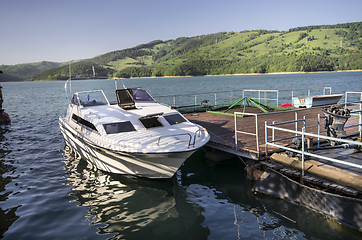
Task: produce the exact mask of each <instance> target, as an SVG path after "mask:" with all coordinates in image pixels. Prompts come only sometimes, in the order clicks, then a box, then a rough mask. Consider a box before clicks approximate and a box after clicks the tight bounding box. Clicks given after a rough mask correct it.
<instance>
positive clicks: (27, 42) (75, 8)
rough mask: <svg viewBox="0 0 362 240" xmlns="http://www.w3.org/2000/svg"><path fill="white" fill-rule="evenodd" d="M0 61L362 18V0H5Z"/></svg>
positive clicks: (86, 54) (0, 13) (79, 55)
mask: <svg viewBox="0 0 362 240" xmlns="http://www.w3.org/2000/svg"><path fill="white" fill-rule="evenodd" d="M0 4H1V5H0V31H1V32H0V65H2V64H18V63H30V62H39V61H44V60H45V61H55V62H64V61H70V60H75V59H84V58H91V57H94V56H97V55H100V54H103V53H107V52H110V51H114V50H120V49H125V48H130V47H134V46H136V45H139V44H142V43H147V42H150V41H152V40H169V39H176V38H178V37H190V36H197V35H203V34H209V33H216V32H223V31H227V32H228V31H235V32H239V31H243V30H255V29H268V30H288V29H289V28H293V27H301V26H309V25H325V24H337V23H346V22H359V21H362V1H361V0H343V1H341V0H338V1H336V0H313V1H311V0H304V1H294V0H285V1H284V0H249V1H244V0H217V1H216V0H97V1H96V0H0Z"/></svg>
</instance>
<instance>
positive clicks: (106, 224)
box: [65, 151, 361, 239]
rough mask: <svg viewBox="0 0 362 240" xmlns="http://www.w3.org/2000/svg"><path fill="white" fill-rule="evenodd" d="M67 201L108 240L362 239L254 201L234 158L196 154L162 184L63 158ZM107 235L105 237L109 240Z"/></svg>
mask: <svg viewBox="0 0 362 240" xmlns="http://www.w3.org/2000/svg"><path fill="white" fill-rule="evenodd" d="M65 164H66V168H67V170H68V171H69V175H68V177H67V180H68V182H69V185H71V186H72V189H73V191H72V192H71V195H72V196H74V197H76V201H77V202H78V203H79V205H80V206H84V207H88V208H89V211H88V212H89V214H88V215H87V216H86V219H87V220H88V221H89V222H90V223H91V224H92V225H98V226H97V227H98V229H99V231H98V234H101V235H100V236H99V237H102V236H105V237H109V238H112V239H207V238H208V239H311V238H316V239H319V238H320V239H355V238H356V237H357V238H358V237H360V236H361V235H360V234H359V233H358V232H356V231H354V230H349V229H346V227H343V226H341V225H338V224H336V223H334V222H329V221H327V220H326V219H325V218H323V216H321V215H319V214H317V213H314V212H313V211H310V210H308V209H306V208H303V207H299V206H296V205H294V204H291V203H289V202H288V201H285V200H281V199H276V198H272V197H269V196H264V195H261V194H256V195H255V194H254V193H253V192H252V191H251V188H252V186H253V184H252V182H250V181H249V180H248V179H247V174H246V172H245V170H244V167H245V166H244V165H243V164H242V163H241V161H240V160H239V159H231V160H230V161H228V162H223V163H214V162H211V161H209V160H206V159H205V158H204V152H203V151H198V152H196V153H195V154H194V155H192V156H191V158H189V159H188V160H187V161H186V162H185V163H184V165H183V166H182V167H181V169H180V170H179V171H177V173H176V174H175V176H173V177H172V178H170V179H168V180H166V181H160V180H150V179H145V178H137V177H126V176H122V175H112V174H108V173H104V172H101V171H97V170H96V169H91V165H87V163H86V161H84V160H78V159H75V158H74V157H73V156H67V155H66V156H65ZM107 234H109V235H107Z"/></svg>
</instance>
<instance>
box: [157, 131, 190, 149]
mask: <svg viewBox="0 0 362 240" xmlns="http://www.w3.org/2000/svg"><path fill="white" fill-rule="evenodd" d="M183 135H185V136H188V137H189V142H188V146H187V147H188V148H189V147H190V146H193V145H195V143H193V144H192V143H191V142H192V136H191V134H190V133H179V134H172V135H166V136H160V137H159V138H158V141H157V145H158V146H160V142H161V139H162V138H169V137H177V136H183Z"/></svg>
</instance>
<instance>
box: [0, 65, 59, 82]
mask: <svg viewBox="0 0 362 240" xmlns="http://www.w3.org/2000/svg"><path fill="white" fill-rule="evenodd" d="M60 65H62V63H56V62H47V61H43V62H36V63H24V64H16V65H0V70H1V71H3V72H4V74H6V76H7V77H6V79H5V81H19V80H20V81H21V80H24V79H29V78H31V77H33V76H35V75H37V74H39V73H41V72H44V71H46V70H49V69H52V68H55V67H58V66H60ZM0 77H1V79H4V78H5V77H4V76H0Z"/></svg>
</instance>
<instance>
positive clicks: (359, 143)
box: [265, 122, 362, 175]
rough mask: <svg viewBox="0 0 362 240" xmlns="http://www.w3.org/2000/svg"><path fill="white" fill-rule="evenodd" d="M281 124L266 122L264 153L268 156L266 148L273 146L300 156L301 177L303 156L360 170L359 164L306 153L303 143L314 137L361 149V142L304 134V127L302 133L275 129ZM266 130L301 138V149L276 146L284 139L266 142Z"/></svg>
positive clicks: (361, 166)
mask: <svg viewBox="0 0 362 240" xmlns="http://www.w3.org/2000/svg"><path fill="white" fill-rule="evenodd" d="M281 124H283V123H278V124H270V125H268V124H267V122H265V151H266V155H268V146H273V147H276V148H280V149H284V150H287V151H291V152H295V153H299V154H301V158H302V175H304V162H305V156H310V157H314V158H319V159H323V160H326V161H330V162H334V163H339V164H344V165H347V166H351V167H356V168H361V169H362V165H360V164H355V163H350V162H346V161H341V160H338V159H334V158H330V157H326V156H322V155H318V154H314V153H310V152H307V151H306V149H305V147H304V146H305V142H306V137H315V138H322V139H325V140H330V141H336V142H339V143H344V144H345V145H346V146H347V145H348V146H360V147H362V142H356V141H351V140H345V139H341V138H334V137H328V136H324V135H320V134H312V133H307V132H305V128H306V127H305V126H304V127H303V128H302V131H295V130H290V129H286V128H280V127H276V126H278V125H281ZM268 129H271V130H273V131H275V130H278V131H283V132H289V133H294V134H295V135H297V136H301V139H302V149H301V150H297V149H293V148H290V147H286V146H283V145H280V144H276V143H277V142H280V141H282V140H285V139H278V140H273V141H268Z"/></svg>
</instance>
